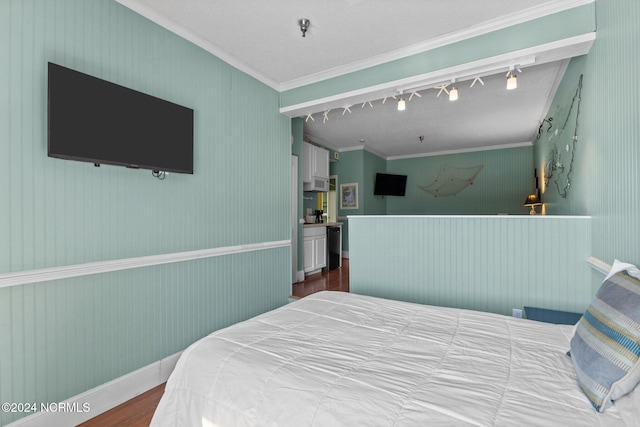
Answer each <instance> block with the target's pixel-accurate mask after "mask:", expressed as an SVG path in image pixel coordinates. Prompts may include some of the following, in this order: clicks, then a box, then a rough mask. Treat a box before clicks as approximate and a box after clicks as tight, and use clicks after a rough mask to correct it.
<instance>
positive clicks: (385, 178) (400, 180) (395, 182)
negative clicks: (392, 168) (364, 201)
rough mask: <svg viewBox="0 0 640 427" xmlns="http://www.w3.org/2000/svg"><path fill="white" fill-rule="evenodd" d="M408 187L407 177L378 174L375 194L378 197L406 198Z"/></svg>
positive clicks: (374, 189)
mask: <svg viewBox="0 0 640 427" xmlns="http://www.w3.org/2000/svg"><path fill="white" fill-rule="evenodd" d="M406 187H407V176H406V175H393V174H387V173H377V174H376V183H375V186H374V188H373V194H374V195H376V196H404V193H405V190H406Z"/></svg>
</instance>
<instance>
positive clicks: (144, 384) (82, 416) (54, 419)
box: [6, 352, 182, 427]
mask: <svg viewBox="0 0 640 427" xmlns="http://www.w3.org/2000/svg"><path fill="white" fill-rule="evenodd" d="M181 354H182V352H178V353H175V354H173V355H171V356H169V357H165V358H164V359H162V360H159V361H157V362H154V363H152V364H150V365H147V366H144V367H142V368H140V369H138V370H136V371H133V372H131V373H128V374H126V375H123V376H121V377H119V378H116V379H114V380H112V381H109V382H107V383H104V384H101V385H99V386H97V387H94V388H92V389H91V390H87V391H85V392H84V393H81V394H78V395H77V396H73V397H71V398H69V399H67V400H65V401H64V402H60V404H61V405H65V406H68V407H70V408H79V409H81V408H85V406H84V405H88V409H89V410H88V411H86V412H85V411H83V410H78V411H75V412H74V411H69V412H66V411H58V412H36V413H34V414H33V415H29V416H27V417H24V418H20V419H19V420H17V421H14V422H12V423H10V424H7V426H6V427H41V426H75V425H78V424H80V423H83V422H85V421H88V420H90V419H91V418H94V417H97V416H98V415H100V414H102V413H104V412H106V411H108V410H109V409H112V408H115V407H116V406H118V405H120V404H122V403H124V402H126V401H127V400H130V399H133V398H134V397H136V396H138V395H140V394H142V393H144V392H145V391H148V390H151V389H152V388H154V387H157V386H159V385H160V384H162V383H164V382H166V381H167V379H169V375H171V372H173V368H175V366H176V363H177V362H178V358H180V355H181Z"/></svg>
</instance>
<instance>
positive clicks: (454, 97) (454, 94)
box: [449, 79, 458, 101]
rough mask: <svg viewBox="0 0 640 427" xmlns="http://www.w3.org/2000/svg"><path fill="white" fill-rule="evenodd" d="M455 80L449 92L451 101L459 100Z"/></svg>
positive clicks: (452, 80) (452, 81)
mask: <svg viewBox="0 0 640 427" xmlns="http://www.w3.org/2000/svg"><path fill="white" fill-rule="evenodd" d="M455 83H456V81H455V79H451V85H452V86H451V90H450V91H449V101H457V100H458V88H457V87H456V86H455Z"/></svg>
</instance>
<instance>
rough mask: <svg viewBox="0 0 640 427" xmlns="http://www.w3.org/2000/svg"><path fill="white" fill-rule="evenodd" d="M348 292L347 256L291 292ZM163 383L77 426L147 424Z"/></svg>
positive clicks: (140, 426) (298, 295)
mask: <svg viewBox="0 0 640 427" xmlns="http://www.w3.org/2000/svg"><path fill="white" fill-rule="evenodd" d="M324 290H328V291H342V292H349V260H348V259H346V258H345V259H343V260H342V267H341V268H339V269H336V270H332V271H323V272H321V273H318V274H314V275H311V276H307V277H306V278H305V280H304V282H298V283H294V284H293V286H292V293H291V295H292V296H294V297H296V298H303V297H305V296H307V295H310V294H312V293H314V292H319V291H324ZM164 386H165V385H164V384H160V385H159V386H157V387H155V388H152V389H151V390H149V391H147V392H145V393H142V394H141V395H140V396H137V397H134V398H133V399H131V400H128V401H126V402H124V403H123V404H121V405H119V406H117V407H115V408H113V409H111V410H109V411H107V412H105V413H103V414H101V415H98V416H96V417H95V418H92V419H90V420H89V421H86V422H84V423H82V424H80V427H114V426H126V427H148V426H149V423H151V418H152V417H153V413H154V411H155V410H156V407H157V406H158V402H159V401H160V398H161V397H162V393H164Z"/></svg>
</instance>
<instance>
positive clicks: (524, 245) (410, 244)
mask: <svg viewBox="0 0 640 427" xmlns="http://www.w3.org/2000/svg"><path fill="white" fill-rule="evenodd" d="M349 239H350V242H351V244H350V247H349V257H350V264H349V268H350V276H349V278H350V285H349V286H350V289H351V291H352V292H354V293H359V294H366V295H374V296H379V297H385V298H391V299H398V300H405V301H412V302H418V303H423V304H432V305H441V306H450V307H459V308H468V309H473V310H481V311H490V312H495V313H502V314H511V309H512V308H522V307H523V306H525V305H527V306H537V307H543V308H550V309H558V310H567V311H576V312H581V311H584V309H585V308H586V306H587V305H588V304H589V302H590V301H591V298H592V296H593V289H592V286H591V280H590V278H591V274H592V273H591V269H590V268H589V267H588V265H587V263H586V260H587V258H588V257H589V255H590V244H591V219H590V218H589V217H549V216H547V217H542V216H538V217H529V216H518V217H516V216H457V217H456V216H354V217H350V218H349Z"/></svg>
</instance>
